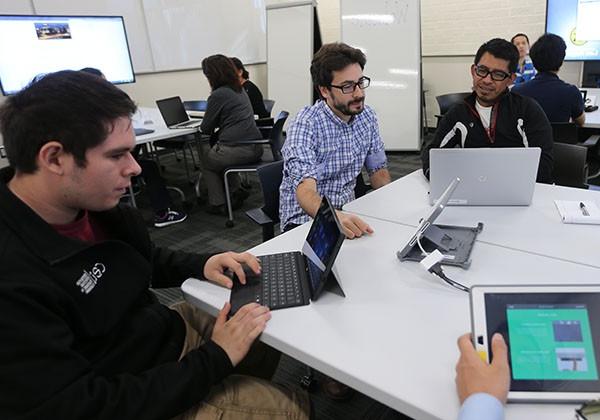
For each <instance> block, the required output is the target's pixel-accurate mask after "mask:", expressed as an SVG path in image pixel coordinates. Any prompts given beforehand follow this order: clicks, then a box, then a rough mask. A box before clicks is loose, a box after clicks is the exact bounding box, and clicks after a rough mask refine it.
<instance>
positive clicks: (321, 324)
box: [182, 217, 600, 420]
mask: <svg viewBox="0 0 600 420" xmlns="http://www.w3.org/2000/svg"><path fill="white" fill-rule="evenodd" d="M365 220H366V221H367V222H368V223H370V224H371V226H372V227H373V228H374V230H375V233H374V234H373V235H371V236H369V237H364V238H361V239H358V240H352V241H345V243H344V245H343V246H342V249H341V251H340V254H339V256H338V259H337V262H336V265H335V269H334V271H335V272H336V275H337V277H338V279H339V280H340V283H341V284H342V287H343V289H344V291H345V293H346V296H347V297H346V298H342V297H339V296H337V295H333V294H331V293H325V294H324V295H323V296H321V298H320V299H319V300H318V301H316V302H313V303H312V304H311V305H309V306H303V307H298V308H288V309H284V310H279V311H273V317H272V319H271V320H270V322H269V323H268V325H267V328H266V330H265V332H264V333H263V334H262V336H261V340H263V341H264V342H266V343H267V344H269V345H271V346H273V347H275V348H277V349H279V350H280V351H282V352H284V353H286V354H289V355H290V356H292V357H294V358H296V359H298V360H300V361H302V362H304V363H306V364H308V365H310V366H312V367H314V368H315V369H317V370H319V371H321V372H323V373H325V374H327V375H330V376H332V377H334V378H336V379H338V380H341V381H342V382H344V383H346V384H348V385H349V386H351V387H353V388H355V389H357V390H358V391H360V392H363V393H365V394H367V395H369V396H370V397H372V398H374V399H376V400H378V401H380V402H382V403H384V404H386V405H388V406H390V407H392V408H394V409H396V410H398V411H400V412H402V413H405V414H406V415H409V416H411V417H414V418H416V419H456V416H457V414H458V410H459V402H458V399H457V397H456V390H455V384H454V375H455V373H454V366H455V364H456V361H457V359H458V350H457V347H456V339H457V338H458V336H459V335H461V334H463V333H465V332H468V331H469V328H470V325H469V319H470V316H469V303H468V295H467V294H466V293H464V292H461V291H459V290H456V289H453V288H451V287H448V286H446V285H445V284H444V283H443V282H441V280H439V279H437V278H436V277H433V276H432V275H430V274H428V273H426V272H425V271H424V270H423V269H421V268H420V266H419V264H417V263H414V262H403V263H401V262H400V261H399V260H398V259H397V258H396V256H395V253H396V251H397V250H398V249H400V248H401V247H402V245H403V244H404V243H405V242H406V241H407V240H408V239H409V237H410V236H411V235H412V233H413V230H414V229H413V228H411V227H407V226H403V225H400V224H397V223H391V222H386V221H383V220H378V219H372V218H369V217H365ZM307 231H308V225H304V226H302V227H299V228H297V229H295V230H292V231H290V232H288V233H285V234H283V235H280V236H278V237H276V238H274V239H273V240H271V241H269V242H266V243H264V244H262V245H259V246H258V247H256V248H254V249H253V250H251V251H252V252H254V253H255V254H257V255H260V254H265V253H272V252H283V251H290V250H299V249H301V246H302V243H303V241H304V237H305V236H306V233H307ZM472 258H473V264H472V266H471V268H470V269H469V270H468V271H464V270H462V269H459V268H451V267H450V268H448V269H446V270H445V271H446V273H447V275H448V276H449V277H451V278H453V279H454V280H456V281H459V282H463V283H464V284H466V285H473V284H511V283H516V284H525V283H527V284H536V283H543V284H548V283H559V284H564V283H568V282H575V281H576V282H577V283H594V282H598V279H599V275H600V271H599V270H598V269H596V268H593V267H588V266H581V265H578V264H574V263H570V262H565V261H558V260H555V259H552V258H548V257H543V256H537V255H530V254H527V253H524V252H520V251H515V250H511V249H507V248H504V247H499V246H494V245H489V244H485V243H476V245H475V247H474V249H473V253H472ZM182 290H183V292H184V295H185V297H186V299H187V300H188V301H190V302H191V303H193V304H195V305H197V306H199V307H201V308H203V309H205V310H207V311H209V312H211V313H213V314H216V313H217V311H218V309H219V308H221V307H222V305H223V303H224V302H225V301H226V300H228V299H229V291H228V290H226V289H224V288H221V287H219V286H215V285H213V284H210V283H207V282H201V281H198V280H193V279H190V280H187V281H186V282H185V283H184V284H183V286H182ZM573 408H574V407H573V406H570V405H553V406H543V405H531V404H518V405H509V406H508V408H507V414H506V418H507V419H526V418H527V419H530V418H532V413H535V415H536V416H538V417H539V415H541V417H539V418H544V419H548V420H552V419H566V418H571V417H570V415H572V413H573Z"/></svg>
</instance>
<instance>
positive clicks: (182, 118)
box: [156, 96, 202, 128]
mask: <svg viewBox="0 0 600 420" xmlns="http://www.w3.org/2000/svg"><path fill="white" fill-rule="evenodd" d="M156 106H157V107H158V110H159V111H160V115H162V117H163V120H165V124H166V125H167V127H169V128H195V127H199V126H200V124H202V120H201V119H191V118H190V117H189V115H188V114H187V112H185V108H184V106H183V102H181V98H180V97H179V96H173V97H172V98H166V99H159V100H158V101H156Z"/></svg>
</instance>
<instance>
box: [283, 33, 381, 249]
mask: <svg viewBox="0 0 600 420" xmlns="http://www.w3.org/2000/svg"><path fill="white" fill-rule="evenodd" d="M366 61H367V60H366V57H365V55H364V54H363V52H362V51H361V50H359V49H356V48H352V47H350V46H348V45H346V44H341V43H332V44H326V45H323V47H321V49H320V50H319V51H318V52H317V53H316V54H315V56H314V58H313V60H312V63H311V67H310V72H311V75H312V80H313V84H314V86H315V88H316V89H317V90H318V92H319V95H320V97H321V99H320V100H318V101H317V102H316V103H315V104H314V105H312V106H308V107H306V108H304V109H303V110H302V111H300V112H299V113H298V115H297V116H296V118H295V120H294V121H293V123H292V124H291V125H290V128H289V130H288V136H287V140H286V142H285V145H284V146H283V150H282V152H283V157H284V169H283V181H282V183H281V188H280V193H281V195H280V197H281V199H280V203H279V214H280V219H281V229H282V230H283V231H287V230H290V229H293V228H294V227H296V226H298V225H300V224H302V223H305V222H306V221H308V220H310V218H311V217H314V216H315V214H316V213H317V210H318V209H319V205H320V203H321V196H323V195H326V196H327V197H329V199H330V200H331V202H332V204H333V206H334V207H335V208H337V209H340V208H341V207H342V206H343V205H344V204H346V203H348V202H350V201H352V200H353V199H354V187H355V185H356V177H357V176H358V174H359V173H360V171H361V169H362V167H363V166H365V167H366V169H367V171H368V173H369V179H370V182H371V186H372V187H373V188H379V187H382V186H384V185H386V184H388V183H389V182H390V174H389V172H388V170H387V159H386V156H385V151H384V145H383V141H382V140H381V137H380V136H379V125H378V123H377V117H376V116H375V112H373V110H372V109H371V108H369V107H368V106H365V105H364V101H365V89H366V88H367V87H368V86H369V83H370V79H369V78H368V77H366V76H364V75H363V69H364V67H365V63H366ZM337 215H338V218H339V220H340V222H341V223H342V225H343V227H344V232H345V234H346V236H347V237H348V238H350V239H351V238H355V237H360V236H362V235H363V234H364V233H371V232H372V229H371V227H370V226H369V225H368V224H367V223H365V222H364V221H363V220H361V219H360V218H359V217H358V216H356V215H352V214H347V213H344V212H342V211H340V210H338V211H337Z"/></svg>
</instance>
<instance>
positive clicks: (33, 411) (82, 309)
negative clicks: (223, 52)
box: [0, 71, 309, 419]
mask: <svg viewBox="0 0 600 420" xmlns="http://www.w3.org/2000/svg"><path fill="white" fill-rule="evenodd" d="M134 111H135V105H134V103H133V102H132V101H131V99H130V98H129V97H128V96H127V95H126V94H125V93H124V92H122V91H120V90H119V89H117V88H116V87H114V86H112V85H111V84H110V83H108V82H106V81H104V80H102V79H100V78H98V77H94V76H92V75H88V74H85V73H82V72H72V71H64V72H58V73H53V74H49V75H47V76H45V77H43V78H41V79H39V80H38V81H36V82H35V83H33V84H31V85H30V86H28V87H26V88H25V89H23V90H22V91H21V92H19V93H17V94H16V95H14V96H12V97H9V98H7V100H6V102H5V103H4V104H3V106H2V107H1V108H0V128H1V131H2V136H3V139H4V145H5V148H6V153H7V155H8V159H9V162H10V168H5V169H4V170H2V171H0V342H1V343H2V345H1V346H0V418H3V419H8V418H19V419H38V418H45V419H49V418H56V419H91V418H98V419H100V418H102V419H169V418H173V417H175V416H180V417H178V418H181V419H183V418H186V419H188V418H190V419H192V418H194V419H204V418H214V417H211V416H214V415H215V413H217V412H218V413H221V416H222V417H221V418H224V419H225V418H236V417H239V416H242V417H243V416H244V415H246V414H247V413H256V412H260V413H262V414H263V415H264V418H271V417H275V416H278V417H277V418H281V415H282V413H285V414H287V415H288V416H289V418H294V419H296V418H305V417H307V416H308V413H309V405H308V399H307V396H306V394H303V393H295V392H291V391H288V390H285V389H283V388H279V387H276V386H274V385H273V384H271V383H269V382H267V381H264V380H259V379H256V378H249V377H245V376H236V375H233V376H229V375H230V374H231V373H234V372H235V371H234V368H236V366H237V369H238V370H242V368H245V369H246V370H245V371H250V369H251V366H243V365H244V363H242V364H241V365H240V362H241V361H242V359H244V358H245V356H246V354H247V353H248V351H249V350H250V348H251V346H252V344H253V342H254V340H255V339H256V338H257V337H258V335H259V334H260V333H261V332H262V331H263V329H264V328H265V325H266V322H267V321H268V320H269V318H270V313H269V310H268V308H265V307H262V306H259V305H258V304H250V305H247V306H245V307H244V308H242V310H240V311H239V312H238V313H237V314H236V315H235V316H233V317H232V318H231V319H229V320H227V313H228V312H229V304H225V305H224V307H223V309H222V310H221V312H220V313H219V315H218V317H217V319H216V320H215V319H214V318H211V317H209V316H208V315H207V314H204V313H202V312H201V311H199V310H196V309H195V308H193V307H191V306H189V305H186V304H179V305H177V306H176V307H174V308H173V309H169V308H167V307H165V306H163V305H161V304H159V303H158V302H157V300H156V298H154V296H153V295H152V293H151V292H150V291H149V290H148V287H149V286H152V287H168V286H175V285H179V284H181V282H182V281H183V280H185V279H186V278H187V277H191V276H193V277H197V278H204V279H206V280H210V281H214V282H216V283H218V284H221V285H224V286H226V287H231V284H232V283H231V279H230V278H229V277H227V276H226V275H225V270H228V269H229V270H233V271H235V272H236V273H237V274H238V276H239V277H240V278H241V279H244V281H245V277H244V272H243V269H242V265H241V264H247V265H248V266H249V267H250V268H251V269H253V270H254V271H255V272H258V271H259V270H260V266H259V264H258V261H257V259H256V258H255V257H253V256H252V255H250V254H248V253H244V254H235V253H224V254H217V255H212V256H210V255H195V254H189V253H184V252H172V251H169V250H166V249H159V248H154V247H153V245H152V243H151V241H150V237H149V235H148V232H147V231H146V228H145V225H144V223H143V221H142V219H141V218H140V216H139V214H138V213H137V212H136V211H135V210H134V209H131V208H129V207H126V206H119V205H118V202H119V199H120V197H121V196H122V195H123V194H124V192H125V191H126V188H127V186H128V185H129V181H130V178H131V177H132V176H135V175H137V174H139V172H140V167H139V166H138V164H137V163H136V161H135V159H134V158H133V157H132V155H131V151H132V150H133V148H134V146H135V136H134V134H133V128H132V125H131V119H130V117H131V115H132V114H133V113H134ZM258 347H260V346H258V345H256V346H254V348H253V349H252V351H251V355H252V357H253V358H255V359H256V360H258V359H259V357H260V356H261V355H260V354H258V350H260V349H258ZM247 360H248V359H246V361H247ZM246 361H245V362H246ZM262 373H263V376H269V375H268V374H269V373H270V372H262ZM228 376H229V377H228ZM261 418H263V417H261Z"/></svg>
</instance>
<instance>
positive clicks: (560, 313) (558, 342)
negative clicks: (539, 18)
mask: <svg viewBox="0 0 600 420" xmlns="http://www.w3.org/2000/svg"><path fill="white" fill-rule="evenodd" d="M471 323H472V332H473V342H474V343H473V344H474V345H475V347H476V349H477V350H478V352H479V353H480V355H481V356H482V358H485V359H486V360H488V361H489V360H490V358H491V357H493V355H491V346H490V343H491V338H492V335H493V334H494V333H496V332H498V333H500V334H502V336H503V337H504V340H505V341H506V343H507V344H508V350H509V363H510V367H511V385H510V392H509V394H508V399H509V401H528V402H529V401H553V402H563V401H564V402H575V401H587V400H591V399H595V398H599V397H600V376H599V373H600V369H599V368H600V358H599V356H600V285H575V286H574V285H569V286H474V287H473V288H472V289H471Z"/></svg>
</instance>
